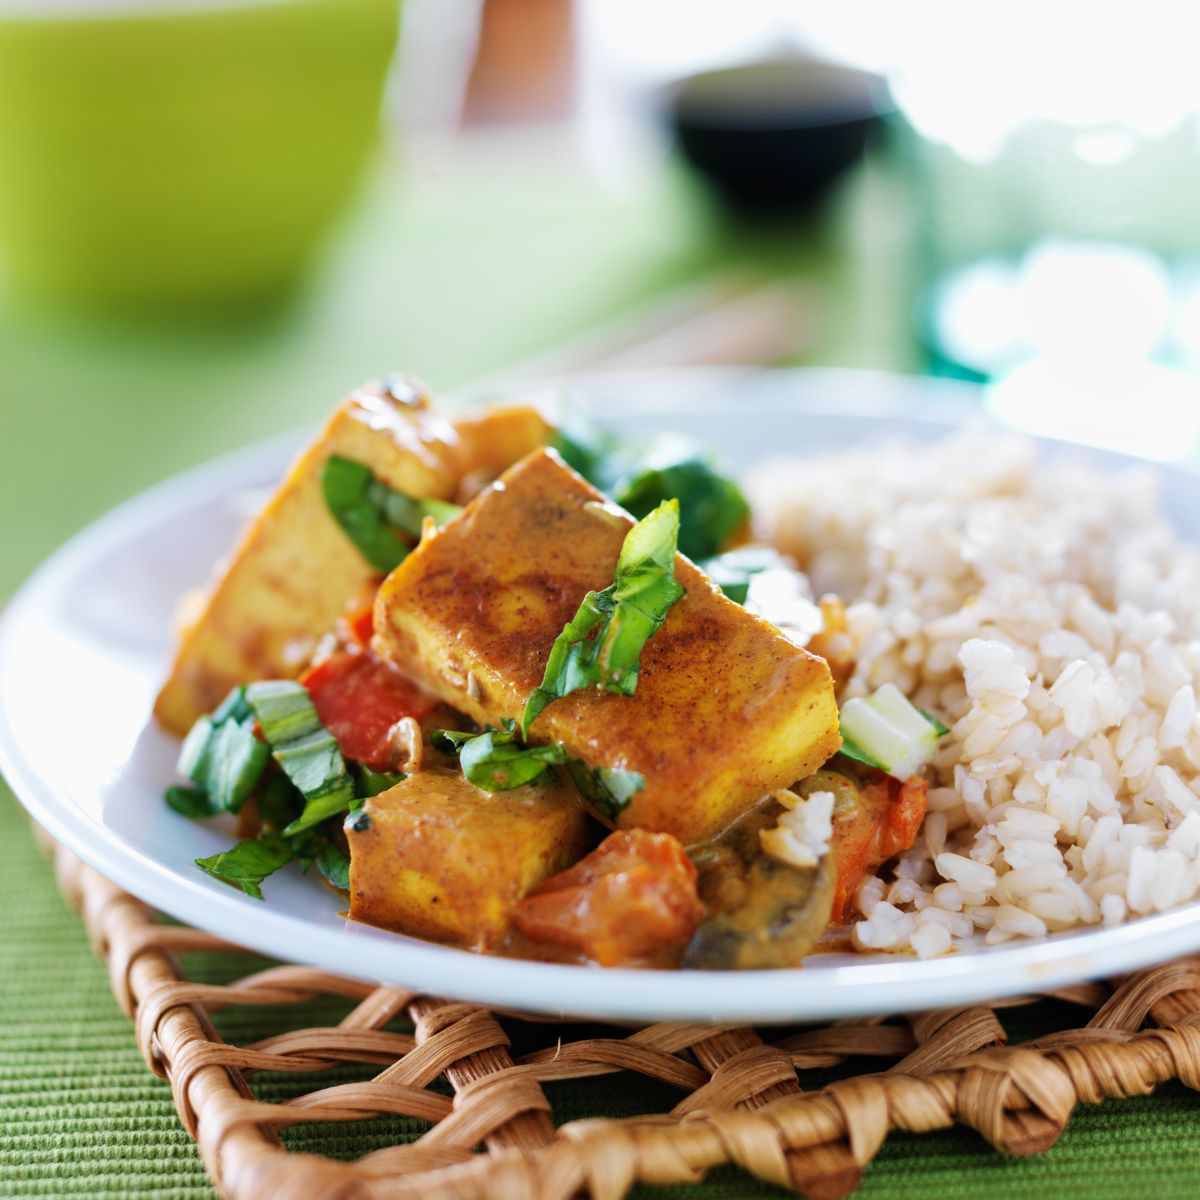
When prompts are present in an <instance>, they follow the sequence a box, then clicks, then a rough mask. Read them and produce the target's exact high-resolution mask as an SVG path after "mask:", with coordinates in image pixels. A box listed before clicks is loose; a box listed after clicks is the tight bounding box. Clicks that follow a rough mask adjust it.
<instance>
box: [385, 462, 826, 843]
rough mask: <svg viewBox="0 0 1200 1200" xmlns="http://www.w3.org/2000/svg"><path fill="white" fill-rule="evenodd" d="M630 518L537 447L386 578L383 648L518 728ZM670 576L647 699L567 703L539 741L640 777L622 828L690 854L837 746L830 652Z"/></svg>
mask: <svg viewBox="0 0 1200 1200" xmlns="http://www.w3.org/2000/svg"><path fill="white" fill-rule="evenodd" d="M632 523H633V522H632V519H631V518H630V517H629V516H628V514H626V513H624V512H622V511H621V510H620V509H617V508H615V507H614V506H613V505H611V504H609V503H608V502H606V501H605V499H604V497H603V496H602V495H601V494H600V493H599V492H597V491H596V490H595V489H594V488H592V487H591V486H590V485H589V484H587V483H586V482H585V481H584V480H583V479H581V478H580V477H579V476H578V475H576V474H575V472H574V471H572V470H571V469H570V468H569V467H567V466H566V465H565V464H564V463H563V462H562V460H561V459H560V458H559V457H558V456H557V455H556V454H555V453H554V452H553V451H548V450H540V451H536V452H535V453H533V454H531V455H530V456H529V457H527V458H526V459H524V460H523V461H522V462H520V463H519V464H518V465H517V466H515V467H514V468H512V470H510V471H508V472H507V473H506V474H505V475H504V476H502V477H501V479H500V480H499V481H498V482H497V483H496V484H494V485H493V486H492V487H490V488H488V489H486V490H485V491H484V492H482V493H481V494H480V495H479V496H478V497H477V498H476V499H475V500H474V501H473V502H472V503H471V504H470V505H469V506H468V507H467V509H466V511H465V512H464V513H463V515H462V516H461V517H460V518H458V519H457V520H455V521H452V522H451V523H450V524H449V525H447V526H446V527H445V528H444V529H442V530H441V531H440V532H438V533H436V534H433V535H432V536H430V537H428V538H426V539H425V540H424V541H423V542H422V543H421V545H420V547H419V548H418V549H417V550H416V551H414V553H412V554H411V555H409V557H408V558H407V559H406V560H405V561H404V562H403V563H401V564H400V566H399V567H397V568H396V570H395V571H393V572H392V574H391V575H390V576H388V578H387V580H386V581H385V583H384V585H383V587H382V588H381V589H380V592H379V596H378V599H377V601H376V609H375V629H376V635H375V648H376V650H377V652H378V653H380V654H381V655H383V656H384V657H386V658H388V659H389V660H390V661H391V662H392V663H394V664H395V665H396V666H397V667H398V668H399V669H400V670H401V671H404V672H406V673H408V674H410V675H411V676H413V677H414V678H416V679H418V680H419V681H420V682H421V683H422V684H424V685H425V686H426V687H427V688H429V689H430V690H432V691H433V692H434V693H436V694H437V695H438V696H440V697H441V698H442V699H443V700H445V701H446V702H447V703H449V704H450V705H452V706H453V707H454V708H457V709H460V710H462V711H463V712H465V713H467V714H468V715H469V716H470V717H471V718H472V719H473V720H475V721H477V722H478V723H479V724H480V725H488V724H490V725H498V724H499V723H500V722H501V720H502V719H504V718H511V719H513V720H518V719H519V718H520V715H521V711H522V708H523V707H524V704H525V699H526V697H527V696H528V695H529V693H530V692H531V691H532V690H533V689H534V688H535V687H536V686H537V685H538V684H539V683H540V682H541V679H542V672H543V670H544V668H545V664H546V659H547V657H548V655H549V653H550V648H551V645H552V644H553V642H554V639H555V637H556V636H557V635H558V634H559V633H560V632H561V631H562V628H563V625H564V624H565V623H566V622H567V621H568V620H570V619H571V617H572V616H574V614H575V611H576V609H577V607H578V605H579V602H580V601H581V600H582V599H583V597H584V595H585V593H586V592H588V591H589V590H599V589H602V588H604V587H607V586H608V585H609V584H610V583H611V582H612V576H613V569H614V567H615V565H616V561H617V556H618V553H619V552H620V548H621V543H622V541H623V540H624V537H625V534H626V533H627V532H628V530H629V528H630V527H631V525H632ZM675 576H676V578H677V579H678V580H679V582H680V583H681V584H683V586H684V587H685V588H686V589H687V594H686V596H685V597H684V598H683V599H682V600H680V601H679V602H678V603H677V604H676V605H675V606H674V607H673V608H672V609H671V611H670V612H669V614H668V615H667V619H666V621H665V623H664V624H663V626H662V628H661V629H660V630H659V631H658V633H657V634H655V635H654V636H653V637H652V638H651V639H650V641H649V642H648V643H647V644H646V646H645V649H644V650H643V651H642V660H641V661H642V666H641V675H640V678H639V681H638V687H637V692H636V693H635V694H634V695H633V696H618V695H613V694H610V693H606V692H600V691H596V690H589V691H581V692H575V693H572V694H571V695H569V696H566V697H564V698H563V699H561V700H558V701H557V702H555V703H553V704H551V705H550V706H549V707H548V708H547V709H546V710H545V711H544V712H543V713H542V715H541V716H540V717H538V719H537V721H535V722H534V724H533V726H532V728H531V730H530V740H531V741H533V742H543V743H544V742H558V743H561V744H562V745H563V746H564V747H565V748H566V750H567V752H568V753H569V754H570V755H571V756H572V757H574V758H577V759H580V760H582V761H583V762H585V763H587V764H588V765H589V766H591V767H593V768H614V769H622V770H631V771H637V772H640V773H641V774H642V775H643V776H644V777H645V786H644V787H643V788H642V790H641V791H639V792H638V793H637V794H636V795H635V796H634V797H633V799H632V800H631V801H630V802H629V803H628V805H627V806H626V807H625V808H624V809H623V810H622V811H621V812H620V814H619V816H618V818H617V820H616V824H617V825H618V826H620V827H622V828H643V829H650V830H655V831H660V832H664V833H672V834H674V835H675V836H676V837H677V838H679V839H680V840H681V841H683V842H684V843H685V844H690V843H692V842H696V841H699V840H702V839H704V838H707V837H709V836H711V835H712V834H714V833H716V832H717V831H718V830H720V829H722V828H724V827H725V826H726V825H728V824H729V823H730V822H731V821H732V820H734V819H735V818H736V817H737V816H739V815H740V814H741V813H742V812H744V811H745V810H746V809H747V808H749V807H750V806H751V805H752V804H753V803H754V802H755V801H756V800H758V799H759V798H760V797H762V796H763V795H765V794H766V793H768V792H770V791H772V790H774V789H776V788H779V787H784V786H786V785H788V784H790V783H793V782H794V781H795V780H797V779H800V778H802V777H804V776H805V775H808V774H810V773H811V772H812V771H814V770H816V768H817V767H819V766H820V765H821V764H822V763H823V762H825V760H826V759H828V758H829V757H830V756H831V755H832V754H833V753H834V752H835V751H836V750H837V748H838V745H839V741H840V739H839V735H838V716H837V706H836V704H835V702H834V695H833V684H832V681H831V679H830V675H829V668H828V667H827V666H826V664H825V663H824V662H823V661H822V660H821V659H819V658H815V657H814V656H813V655H811V654H808V653H807V652H806V651H804V650H801V649H800V648H799V647H797V646H795V645H794V644H793V643H792V642H790V641H789V640H788V639H787V638H785V637H784V636H783V635H782V634H781V633H780V632H779V631H778V630H777V629H775V627H774V626H772V625H769V624H768V623H767V622H765V621H763V620H761V619H760V618H758V617H755V616H753V615H752V614H750V613H748V612H747V611H746V610H745V609H744V608H742V607H741V606H740V605H738V604H735V603H734V602H733V601H731V600H729V599H728V598H727V597H726V596H724V595H723V594H722V593H721V592H720V590H719V589H718V588H717V587H716V585H715V584H713V583H712V582H711V580H709V579H708V578H707V576H705V575H704V574H703V573H702V572H701V571H699V570H698V569H697V568H696V567H695V566H694V565H693V564H692V563H691V562H689V561H688V560H687V559H686V558H683V557H682V556H679V557H677V558H676V563H675ZM599 815H601V816H603V815H604V814H599Z"/></svg>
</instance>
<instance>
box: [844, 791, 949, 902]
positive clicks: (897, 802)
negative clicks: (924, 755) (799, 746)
mask: <svg viewBox="0 0 1200 1200" xmlns="http://www.w3.org/2000/svg"><path fill="white" fill-rule="evenodd" d="M928 786H929V785H928V784H927V783H926V782H925V780H924V779H919V778H918V777H917V776H915V775H914V776H913V777H912V778H911V779H906V780H905V781H904V782H903V783H901V782H900V781H899V780H897V779H892V778H891V777H890V776H887V775H884V774H883V772H882V771H879V772H875V773H874V778H873V779H872V781H871V782H869V783H867V784H866V785H864V786H863V787H862V788H860V793H861V798H862V799H861V803H860V804H858V805H856V806H855V807H854V808H853V810H851V811H847V812H843V813H840V814H838V813H835V815H834V820H833V836H832V838H831V839H830V843H829V846H830V850H831V852H832V853H833V856H834V861H835V862H836V863H837V886H836V887H835V889H834V893H833V912H832V914H831V920H832V922H833V924H835V925H840V924H841V923H842V922H843V921H844V920H845V918H846V911H847V908H848V906H849V905H850V902H851V901H852V900H853V898H854V894H855V893H856V892H857V891H858V889H859V886H860V885H861V883H862V881H863V880H864V879H865V878H866V877H867V876H868V875H869V874H870V873H871V872H872V871H875V870H877V869H878V868H879V867H881V866H883V864H884V863H885V862H887V860H888V859H889V858H894V857H895V856H896V855H897V854H900V853H902V852H903V851H905V850H907V849H908V848H909V847H910V846H911V845H912V844H913V842H915V841H916V839H917V832H918V831H919V830H920V828H921V822H922V821H923V820H924V819H925V793H926V792H927V790H928Z"/></svg>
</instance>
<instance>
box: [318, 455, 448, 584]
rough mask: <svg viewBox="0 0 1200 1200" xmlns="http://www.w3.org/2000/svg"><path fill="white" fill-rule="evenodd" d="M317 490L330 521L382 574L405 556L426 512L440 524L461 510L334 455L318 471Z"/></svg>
mask: <svg viewBox="0 0 1200 1200" xmlns="http://www.w3.org/2000/svg"><path fill="white" fill-rule="evenodd" d="M321 490H322V492H323V493H324V496H325V504H326V506H327V507H328V508H329V511H330V513H332V514H333V518H334V520H335V521H337V523H338V524H339V525H340V526H341V527H342V530H343V532H344V533H345V534H346V536H347V537H348V538H349V539H350V540H351V541H352V542H353V543H354V544H355V546H357V547H358V550H359V552H360V553H361V554H362V556H363V558H365V559H366V560H367V562H369V563H370V564H371V566H373V567H374V568H375V569H376V570H377V571H382V572H383V573H384V574H387V573H388V572H389V571H391V570H392V569H393V568H394V567H396V566H398V565H399V564H400V563H401V562H403V561H404V559H405V558H406V557H407V556H408V553H409V551H410V550H411V548H412V544H413V542H414V541H416V539H418V538H419V537H420V536H421V527H422V525H423V524H424V521H425V518H426V517H432V518H433V519H434V521H436V522H437V524H438V525H444V524H445V523H446V522H447V521H450V520H453V518H454V517H456V516H458V514H459V513H460V512H461V511H462V509H460V508H459V507H458V506H457V505H456V504H450V503H448V502H447V501H445V500H414V499H413V498H412V497H410V496H406V495H404V493H403V492H399V491H397V490H396V489H395V488H392V487H388V485H387V484H385V483H383V482H381V481H380V480H378V479H376V477H375V475H374V473H373V472H372V471H371V469H370V467H368V466H367V465H366V464H365V463H360V462H356V461H355V460H354V459H351V458H341V457H339V456H337V455H332V456H331V457H330V458H329V459H328V460H327V461H326V463H325V466H324V468H323V469H322V471H321Z"/></svg>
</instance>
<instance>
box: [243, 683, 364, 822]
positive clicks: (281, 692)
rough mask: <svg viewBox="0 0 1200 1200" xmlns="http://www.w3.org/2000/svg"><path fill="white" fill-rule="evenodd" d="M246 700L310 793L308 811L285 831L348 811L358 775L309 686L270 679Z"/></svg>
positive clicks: (287, 768) (277, 753)
mask: <svg viewBox="0 0 1200 1200" xmlns="http://www.w3.org/2000/svg"><path fill="white" fill-rule="evenodd" d="M246 702H247V703H248V704H249V705H250V707H251V709H253V711H254V714H255V716H257V718H258V721H259V724H260V725H261V727H262V733H263V737H264V738H265V739H266V741H267V742H268V743H269V745H270V748H271V750H270V752H271V756H272V757H273V758H274V759H275V761H276V762H277V763H278V764H279V765H280V766H281V767H282V768H283V772H284V774H285V775H286V776H287V777H288V778H289V779H290V780H291V781H292V783H293V784H294V785H295V786H296V788H297V789H298V790H299V792H300V794H301V795H302V796H303V797H304V811H303V812H302V813H301V814H300V816H299V817H297V818H296V819H295V820H294V821H292V822H291V823H290V824H289V825H288V826H287V827H286V828H285V829H284V830H283V832H284V834H285V835H287V836H288V837H291V836H293V835H294V834H297V833H302V832H304V831H305V830H307V829H311V828H312V827H313V826H314V825H317V824H319V823H320V822H321V821H324V820H325V819H326V818H328V817H332V816H336V815H337V814H338V813H342V812H346V811H347V810H348V809H349V807H350V802H351V801H352V800H353V799H354V780H353V779H352V778H351V777H350V773H349V771H347V769H346V760H345V759H344V758H343V757H342V752H341V750H340V749H339V748H338V744H337V739H336V738H335V737H334V736H333V734H331V733H330V732H329V730H328V729H326V728H325V726H324V725H322V724H321V719H320V717H318V716H317V710H316V708H315V707H314V706H313V702H312V698H311V697H310V696H309V694H308V691H307V689H306V688H305V687H304V686H303V685H302V684H299V683H293V682H292V681H291V680H284V679H268V680H264V681H263V682H261V683H252V684H251V685H250V686H249V687H248V688H247V689H246Z"/></svg>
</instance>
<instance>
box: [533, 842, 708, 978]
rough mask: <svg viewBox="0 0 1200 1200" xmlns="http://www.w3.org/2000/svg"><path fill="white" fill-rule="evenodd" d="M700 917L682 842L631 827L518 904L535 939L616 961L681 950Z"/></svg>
mask: <svg viewBox="0 0 1200 1200" xmlns="http://www.w3.org/2000/svg"><path fill="white" fill-rule="evenodd" d="M703 915H704V907H703V905H702V904H701V903H700V898H699V896H698V895H697V893H696V868H695V867H694V866H693V865H692V862H691V860H690V859H689V858H688V856H687V854H686V853H684V849H683V846H682V845H680V843H679V842H678V840H677V839H675V838H673V837H672V836H671V835H670V834H669V833H648V832H646V831H645V830H643V829H628V830H620V831H618V832H617V833H613V834H610V835H609V836H608V837H606V838H605V839H604V841H603V842H601V843H600V845H599V846H598V847H597V848H596V849H595V850H593V851H592V853H591V854H589V855H587V856H586V857H584V858H582V859H580V860H579V862H577V863H576V864H575V865H574V866H573V867H570V868H568V869H567V870H566V871H563V872H562V873H561V874H558V875H554V876H552V877H551V878H550V879H547V880H546V882H545V883H543V884H542V886H541V887H540V888H539V889H538V890H537V891H536V892H534V893H532V894H531V895H529V896H526V897H525V898H524V899H523V900H521V901H520V902H519V903H518V904H517V905H516V907H515V909H514V910H513V921H514V924H515V925H516V927H517V929H518V930H519V931H520V932H521V933H523V934H524V935H525V936H526V937H527V938H529V939H530V940H532V941H535V942H549V943H552V944H553V945H557V946H566V947H567V948H569V949H571V950H575V951H577V952H578V953H580V954H582V955H583V956H584V957H586V958H590V959H592V960H593V961H595V962H598V963H600V964H601V965H602V966H606V967H613V966H620V965H628V964H631V963H638V962H646V961H648V960H655V959H658V958H661V957H662V956H663V955H666V954H669V953H671V952H672V951H678V950H680V949H682V947H683V946H684V945H685V944H686V943H687V941H688V939H689V938H690V937H691V936H692V934H693V933H694V932H695V931H696V926H697V925H699V923H700V920H701V918H702V917H703Z"/></svg>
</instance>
